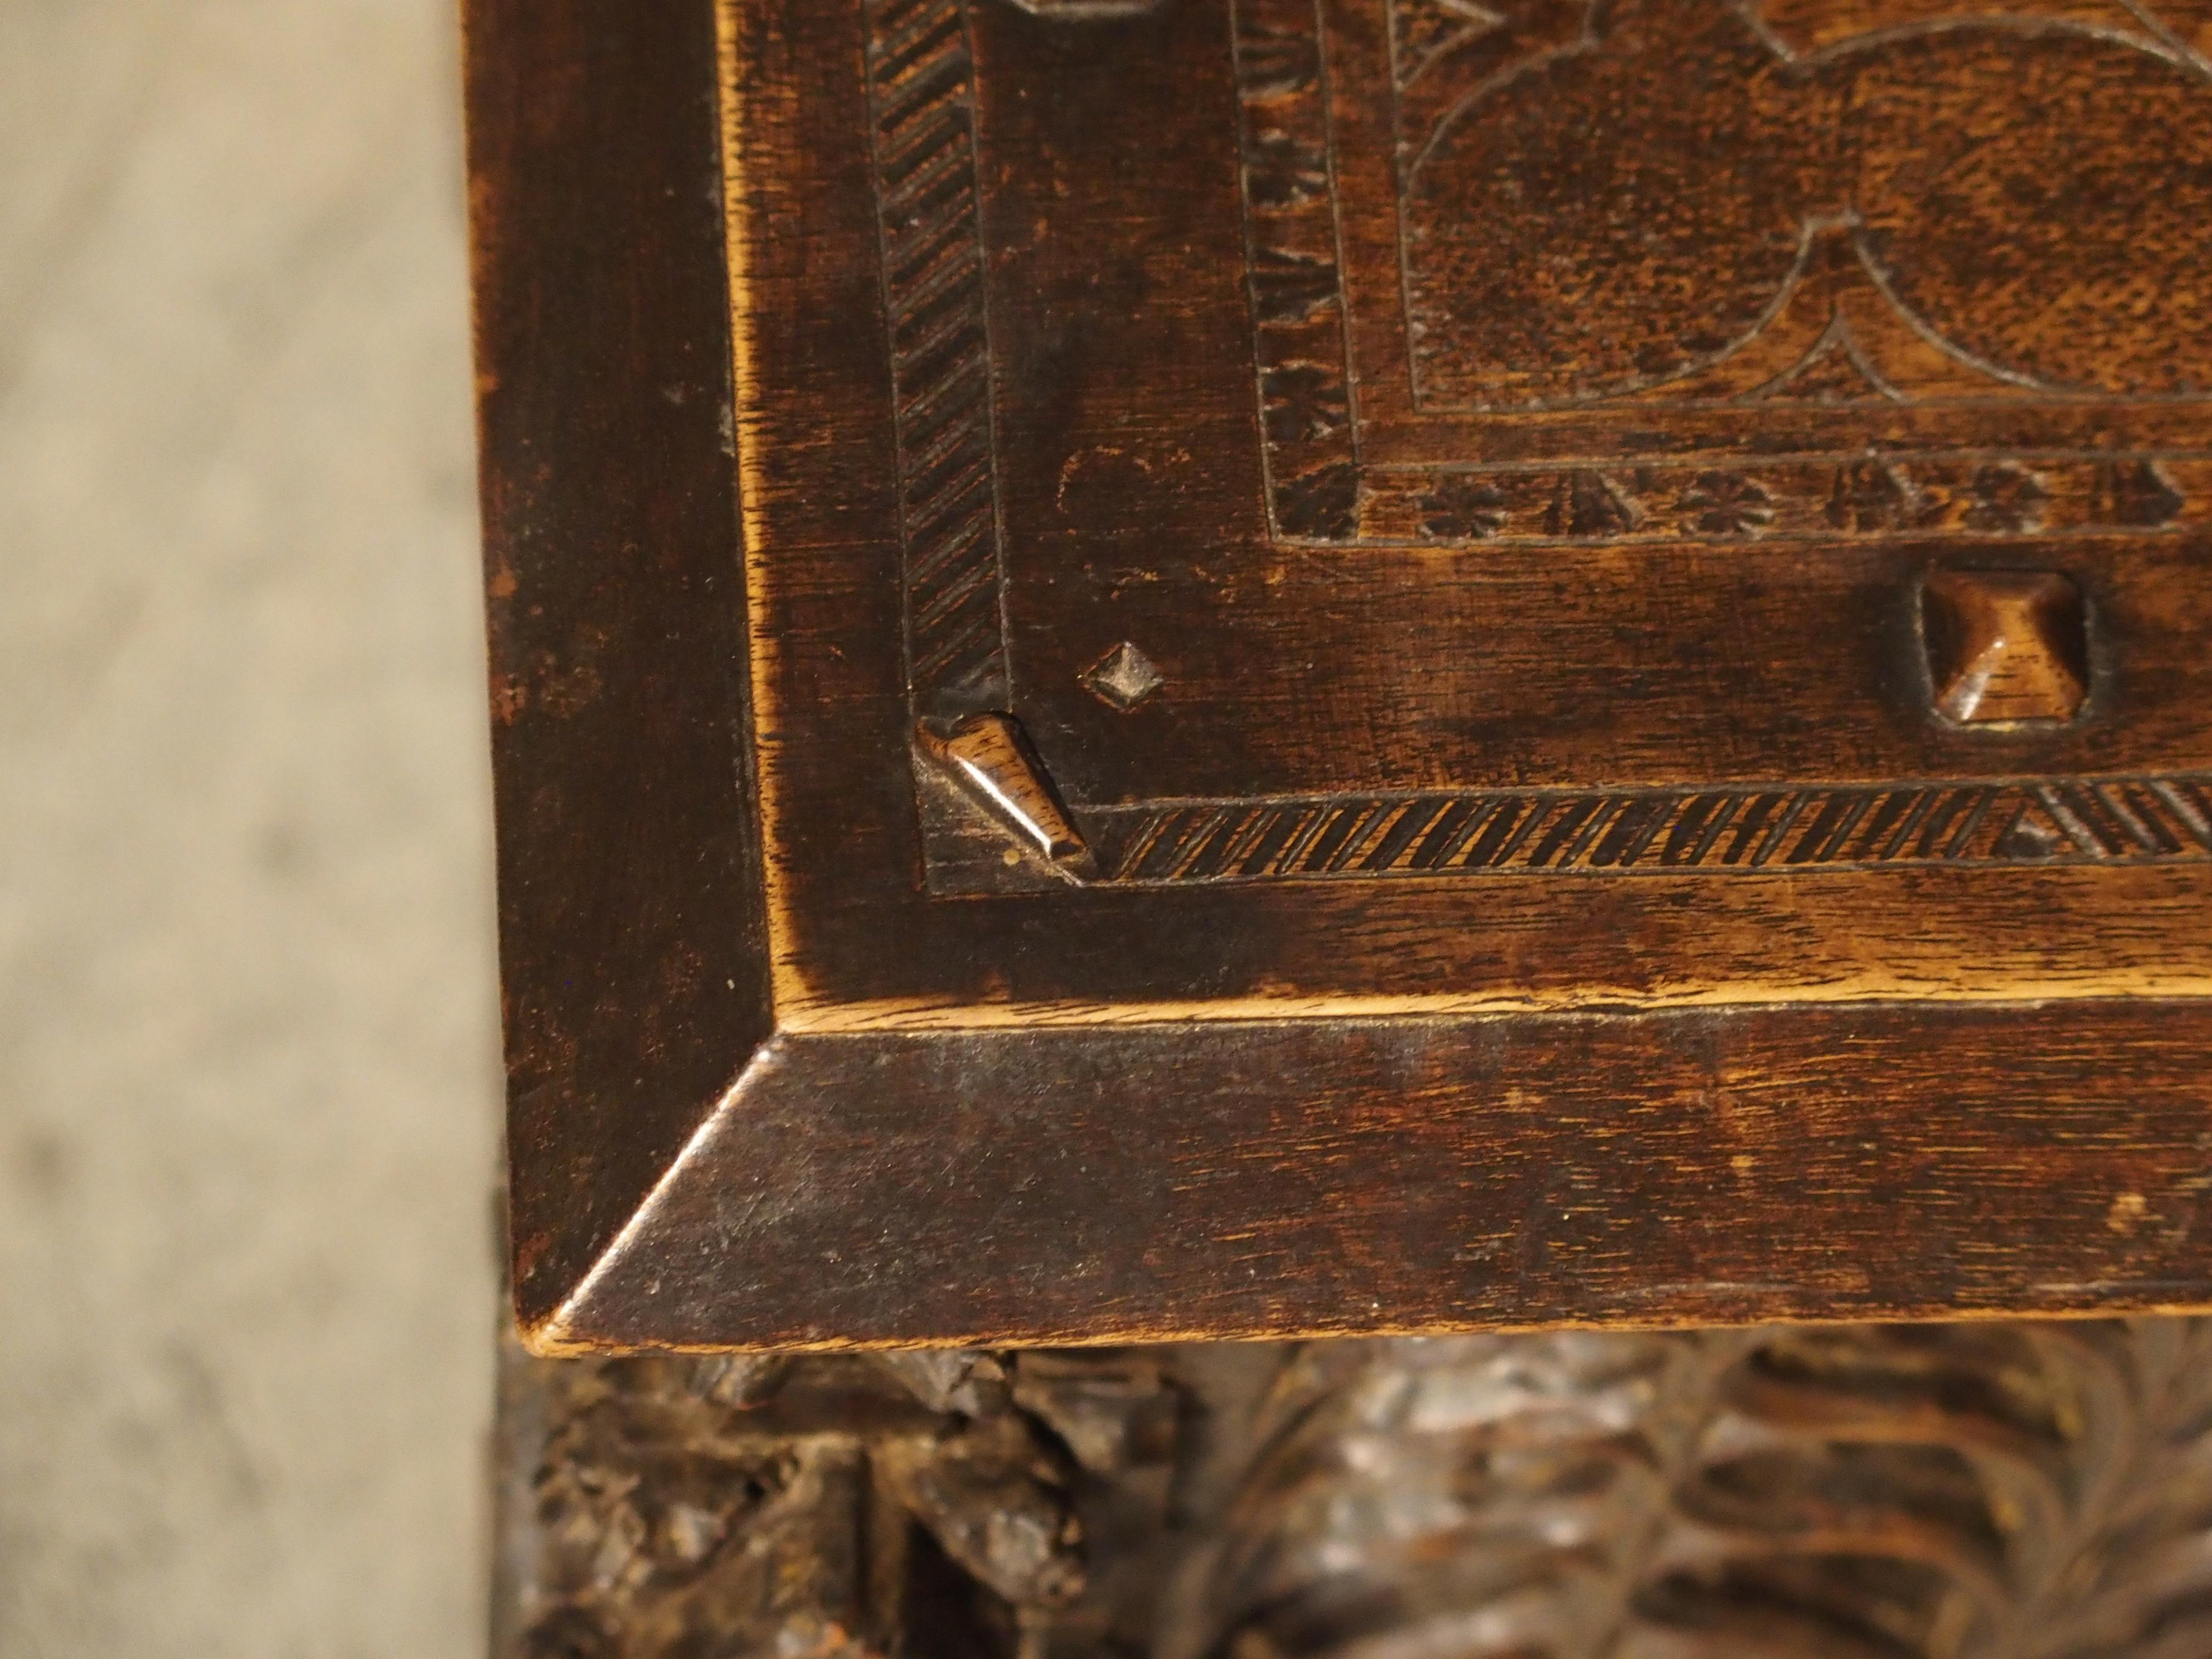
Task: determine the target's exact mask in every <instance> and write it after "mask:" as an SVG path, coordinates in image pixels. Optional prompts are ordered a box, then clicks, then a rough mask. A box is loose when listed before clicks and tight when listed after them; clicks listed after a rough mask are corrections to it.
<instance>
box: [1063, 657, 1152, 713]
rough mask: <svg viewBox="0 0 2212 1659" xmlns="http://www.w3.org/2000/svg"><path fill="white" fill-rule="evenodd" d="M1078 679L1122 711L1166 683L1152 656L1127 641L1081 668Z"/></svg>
mask: <svg viewBox="0 0 2212 1659" xmlns="http://www.w3.org/2000/svg"><path fill="white" fill-rule="evenodd" d="M1082 679H1083V689H1084V690H1086V691H1088V692H1090V693H1091V696H1094V697H1096V698H1097V699H1098V701H1099V702H1103V703H1105V704H1107V705H1108V706H1109V707H1110V708H1118V709H1120V710H1121V712H1122V713H1123V714H1127V713H1128V712H1129V711H1130V710H1131V709H1133V708H1135V707H1136V706H1137V705H1138V704H1139V703H1140V702H1144V700H1145V699H1146V698H1147V697H1149V696H1152V693H1153V692H1155V691H1157V690H1159V689H1160V687H1161V686H1163V685H1164V684H1166V683H1167V682H1166V681H1165V680H1164V679H1162V678H1160V671H1159V670H1158V669H1157V668H1155V667H1153V666H1152V659H1151V658H1149V657H1147V656H1146V654H1145V653H1143V652H1141V651H1139V650H1138V649H1137V647H1135V646H1133V645H1132V644H1130V643H1129V642H1128V641H1127V640H1124V641H1121V644H1119V645H1117V646H1115V647H1114V648H1113V649H1112V650H1111V651H1109V652H1108V653H1106V654H1105V655H1104V656H1103V657H1101V658H1099V659H1098V660H1097V662H1094V663H1092V664H1091V666H1090V667H1088V668H1086V669H1085V670H1084V671H1083V674H1082Z"/></svg>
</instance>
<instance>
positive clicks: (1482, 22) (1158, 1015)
mask: <svg viewBox="0 0 2212 1659" xmlns="http://www.w3.org/2000/svg"><path fill="white" fill-rule="evenodd" d="M469 17H470V21H469V36H470V57H469V64H470V79H469V96H470V105H471V170H472V179H473V197H472V200H473V211H474V226H475V237H476V245H477V294H478V307H479V310H478V318H479V326H478V341H479V357H480V365H481V380H482V386H483V393H482V398H483V462H484V501H485V507H486V521H487V523H486V545H487V577H488V584H489V595H490V604H491V625H492V636H493V653H492V681H493V684H492V692H493V707H494V711H495V720H496V741H497V758H498V778H499V805H500V825H501V919H502V937H503V941H504V944H503V951H504V961H503V971H504V974H505V977H506V984H507V1038H508V1058H509V1068H510V1079H511V1087H510V1099H511V1119H510V1146H511V1152H512V1158H513V1218H514V1284H515V1293H516V1299H517V1304H518V1308H519V1310H520V1313H521V1316H522V1320H523V1323H524V1326H525V1328H526V1330H527V1331H528V1332H529V1334H530V1335H531V1339H532V1340H533V1341H535V1342H537V1343H538V1344H540V1345H541V1346H547V1347H561V1346H570V1347H575V1346H582V1347H596V1348H618V1347H623V1346H639V1345H649V1346H715V1345H723V1344H737V1345H745V1344H801V1345H805V1344H835V1343H840V1342H885V1341H909V1340H911V1341H921V1340H950V1339H955V1338H957V1339H962V1340H992V1341H999V1340H1085V1341H1089V1340H1109V1339H1113V1338H1116V1337H1126V1336H1128V1335H1131V1334H1145V1335H1148V1336H1149V1335H1158V1334H1185V1335H1203V1334H1227V1333H1238V1334H1285V1333H1291V1332H1313V1331H1332V1332H1334V1331H1349V1330H1354V1329H1401V1330H1412V1329H1443V1328H1456V1327H1468V1326H1480V1325H1492V1324H1497V1325H1516V1324H1531V1323H1545V1322H1576V1321H1592V1320H1608V1321H1617V1322H1636V1323H1641V1322H1653V1323H1664V1322H1679V1321H1685V1320H1740V1319H1746V1318H1757V1317H1775V1316H1792V1317H1801V1316H1802V1317H1830V1316H1835V1317H1842V1316H1850V1317H1874V1316H1884V1315H1894V1314H1899V1313H1911V1314H1915V1315H1920V1314H1935V1313H1938V1312H1942V1311H1945V1310H1972V1311H1977V1312H1993V1311H2000V1310H2043V1311H2054V1312H2058V1311H2063V1312H2087V1311H2093V1310H2099V1309H2107V1310H2118V1309H2136V1308H2149V1307H2181V1306H2196V1305H2202V1304H2204V1303H2205V1302H2206V1301H2208V1300H2212V1297H2208V1294H2207V1291H2208V1285H2212V1258H2208V1257H2207V1255H2206V1251H2205V1244H2204V1242H2203V1241H2204V1237H2205V1235H2204V1231H2203V1227H2202V1226H2201V1225H2198V1216H2197V1206H2198V1203H2199V1193H2198V1188H2197V1185H2195V1184H2193V1183H2195V1182H2197V1180H2198V1174H2197V1172H2198V1171H2199V1170H2201V1168H2202V1165H2203V1139H2202V1137H2203V1135H2204V1134H2205V1133H2208V1131H2207V1130H2206V1128H2205V1127H2204V1119H2205V1106H2206V1098H2205V1096H2206V1085H2205V1079H2206V1070H2207V1068H2206V1062H2205V1060H2204V1055H2205V1054H2206V1052H2207V1040H2208V1037H2212V1002H2207V1001H2201V1000H2197V999H2199V998H2202V997H2203V996H2204V995H2205V994H2206V993H2207V992H2208V991H2212V929H2208V928H2207V927H2204V926H2203V919H2204V916H2205V915H2206V905H2207V902H2208V899H2212V724H2208V722H2207V721H2206V720H2204V718H2203V710H2204V708H2205V707H2206V701H2207V697H2208V696H2212V653H2208V652H2207V651H2206V650H2205V648H2204V645H2205V641H2206V640H2207V639H2208V638H2212V566H2208V564H2207V561H2206V557H2205V555H2206V552H2207V544H2208V528H2207V526H2208V525H2212V446H2208V445H2207V442H2206V440H2205V435H2204V416H2205V412H2206V409H2207V404H2206V403H2205V401H2204V400H2205V398H2206V397H2207V396H2208V395H2212V385H2207V384H2206V383H2205V381H2204V375H2205V373H2206V370H2205V368H2204V365H2203V362H2202V351H2201V341H2202V337H2203V329H2202V327H2201V324H2202V322H2203V313H2204V308H2205V307H2206V305H2207V304H2208V299H2207V295H2208V294H2212V287H2208V278H2207V276H2206V272H2207V271H2208V270H2212V258H2208V257H2206V256H2207V255H2208V254H2212V248H2208V247H2207V246H2206V240H2205V239H2206V237H2207V236H2208V234H2212V231H2208V229H2207V226H2208V225H2212V214H2204V213H2199V212H2197V211H2196V205H2197V196H2198V195H2199V194H2201V188H2202V182H2203V180H2202V174H2203V165H2202V156H2201V149H2202V143H2203V133H2204V132H2205V131H2212V125H2208V124H2207V123H2206V122H2204V121H2203V120H2202V119H2201V118H2200V117H2201V115H2202V112H2203V109H2204V107H2205V106H2206V104H2207V100H2208V96H2212V94H2208V88H2212V70H2208V69H2207V67H2206V64H2205V61H2204V52H2205V49H2206V40H2207V34H2208V30H2212V13H2208V12H2207V11H2206V9H2205V7H2204V5H2203V3H2201V0H2172V3H2168V4H2166V5H2164V6H2162V7H2160V8H2155V9H2154V8H2150V7H2148V6H2141V5H2135V4H2119V3H2117V0H2115V3H2110V4H2107V3H2105V0H2052V3H2051V4H2050V5H2045V6H2039V7H2029V8H2014V9H2008V10H2007V11H2005V12H2004V14H2003V15H1994V14H1993V15H1991V16H1990V17H1986V18H1984V17H1981V16H1979V15H1977V16H1975V17H1973V18H1969V19H1967V20H1966V21H1964V22H1960V21H1956V20H1952V21H1944V20H1945V19H1947V18H1948V17H1949V13H1948V10H1945V11H1944V12H1943V14H1942V16H1941V17H1939V16H1937V15H1936V13H1935V12H1933V11H1931V10H1930V9H1929V7H1927V6H1924V5H1920V4H1918V3H1917V0H1884V3H1881V4H1878V5H1877V4H1873V3H1871V0H1869V3H1867V4H1865V5H1861V6H1856V7H1854V6H1850V5H1843V4H1840V3H1838V0H1786V3H1785V0H1771V3H1766V4H1764V5H1754V4H1753V3H1751V0H1743V3H1740V4H1739V3H1735V0H1730V3H1727V4H1722V3H1717V0H1716V3H1711V4H1695V5H1692V4H1690V3H1688V0H1644V3H1642V4H1623V5H1583V4H1581V3H1568V0H1558V3H1553V4H1538V3H1522V0H1514V3H1510V4H1504V5H1502V6H1498V7H1495V8H1481V9H1468V8H1463V7H1457V6H1455V5H1452V4H1449V3H1441V0H1318V3H1316V0H1162V3H1158V4H1152V5H1121V4H1097V3H1071V4H1046V3H1043V0H1038V3H1036V4H1031V5H1023V4H1016V3H1012V0H849V3H843V0H841V3H836V4H817V3H813V0H806V3H799V0H726V3H723V4H720V5H719V6H717V5H714V4H711V3H708V0H673V3H670V4H667V5H656V6H651V7H623V6H617V5H615V4H612V3H611V0H536V3H533V4H532V5H530V6H528V7H523V6H518V5H514V4H513V3H510V0H471V5H470V9H469ZM1673 88H1688V89H1689V91H1686V92H1684V93H1683V94H1682V95H1681V96H1680V97H1676V96H1675V95H1674V91H1673V90H1671V89H1673ZM1692 93H1693V94H1694V95H1691V94H1692ZM1539 94H1541V95H1539ZM2116 111H2121V112H2129V113H2128V118H2126V119H2122V118H2120V116H2119V115H2116V114H2115V112H2116ZM1945 132H1952V133H1956V134H1964V135H1966V137H1961V138H1960V140H1959V142H1960V143H1961V144H1964V145H1965V146H1966V147H1965V148H1964V149H1954V150H1943V149H1942V145H1941V142H1940V140H1939V138H1938V137H1935V136H1931V135H1940V134H1942V133H1945ZM1699 134H1704V135H1705V137H1698V135H1699ZM1716 135H1717V136H1716ZM1693 138H1695V139H1696V140H1697V142H1694V143H1693V142H1692V139H1693ZM1585 141H1587V142H1585ZM2123 180H2124V181H2125V182H2124V185H2123V182H2122V181H2123ZM1528 202H1534V203H1536V204H1538V205H1537V206H1536V207H1527V206H1526V205H1525V204H1526V203H1528ZM1516 203H1518V204H1522V205H1516ZM1639 215H1640V216H1641V217H1640V218H1639V217H1638V216H1639ZM1624 226H1626V227H1629V228H1626V229H1624V228H1623V227H1624ZM1624 236H1625V237H1626V238H1628V242H1627V243H1622V242H1621V240H1620V239H1621V238H1622V237H1624ZM1639 239H1640V240H1639ZM1631 244H1632V245H1634V246H1639V247H1642V248H1644V250H1645V252H1646V253H1647V254H1648V258H1644V257H1642V256H1639V258H1638V259H1624V258H1620V252H1621V247H1622V246H1628V245H1631ZM1514 273H1520V274H1519V275H1518V276H1515V275H1514ZM1685 273H1687V274H1685ZM1509 277H1510V279H1511V280H1510V282H1509V280H1508V279H1509ZM1692 278H1694V280H1692ZM1501 283H1504V284H1506V286H1504V287H1501V286H1500V284H1501ZM1509 289H1510V292H1509ZM2003 571H2024V572H2032V573H2039V574H2047V575H2050V576H2051V577H2054V578H2056V579H2057V580H2060V581H2063V582H2064V583H2067V584H2070V585H2071V590H2072V591H2073V592H2075V594H2077V595H2078V596H2079V599H2080V603H2081V639H2080V641H2079V648H2078V652H2075V650H2074V646H2073V643H2072V642H2071V641H2069V643H2068V647H2067V648H2068V651H2069V653H2070V659H2072V660H2075V661H2077V662H2078V669H2079V678H2080V681H2081V693H2082V700H2081V703H2080V706H2079V708H2078V710H2076V711H2075V712H2074V713H2073V714H2072V716H2071V717H2070V718H2065V719H2058V718H2051V719H2042V720H2024V721H2023V720H2005V721H1998V722H1982V723H1978V724H1977V723H1972V722H1964V723H1962V722H1960V721H1959V720H1954V719H1950V718H1946V716H1945V715H1944V714H1943V713H1942V711H1941V710H1939V708H1937V706H1936V702H1937V697H1938V696H1939V688H1938V685H1937V684H1936V675H1937V673H1938V672H1939V671H1940V668H1941V665H1939V664H1936V663H1934V662H1931V659H1930V654H1929V653H1930V647H1931V645H1938V646H1940V644H1941V641H1932V640H1931V639H1930V637H1929V635H1928V634H1927V631H1926V629H1925V627H1924V606H1923V594H1924V592H1926V591H1927V584H1928V581H1929V579H1930V577H1931V576H1942V575H1943V574H1945V573H1959V572H1964V573H1974V572H1982V573H1989V572H2003ZM978 721H980V722H982V724H981V725H980V726H979V725H976V724H975V722H978ZM984 730H987V731H990V732H997V733H1000V734H1001V736H1003V737H1004V738H1005V741H1004V742H1003V743H1000V744H997V746H996V747H995V748H994V750H993V753H994V754H999V753H1000V752H1001V751H1003V753H1005V754H1013V755H1018V756H1020V757H1023V758H1022V762H1021V766H1020V767H1019V768H1016V769H1013V770H1012V771H1007V770H1006V769H1003V768H1002V769H1001V771H1002V772H1003V774H1004V775H1003V776H1002V777H1001V778H1000V784H1001V786H1003V787H1000V788H999V792H998V793H999V794H1000V795H1005V796H1006V799H1014V798H1015V797H1016V796H1017V795H1018V796H1019V797H1020V798H1021V799H1024V800H1028V801H1030V802H1032V803H1050V804H1051V805H1053V806H1054V809H1055V810H1056V811H1059V812H1060V813H1061V814H1062V815H1063V818H1064V822H1063V823H1060V824H1058V825H1056V826H1054V827H1052V828H1050V829H1049V830H1048V833H1046V834H1044V835H1043V836H1042V837H1039V836H1036V835H1035V834H1032V833H1031V831H1030V829H1025V828H1024V825H1025V824H1031V823H1034V822H1035V821H1036V820H1035V819H1034V817H1033V815H1032V817H1027V818H1025V817H1023V815H1022V814H1021V813H1020V812H1012V811H1007V810H1004V803H1003V802H1000V801H999V800H998V796H997V795H994V794H993V793H992V790H991V789H989V788H982V789H981V793H978V787H977V785H976V780H977V777H978V776H979V775H981V774H979V773H977V772H976V771H975V769H973V768H970V769H964V770H963V769H961V768H960V767H958V766H955V767H953V768H951V769H947V768H946V766H945V765H944V764H942V763H941V761H942V758H943V757H942V752H940V750H937V749H933V746H932V745H933V743H935V744H943V743H945V742H946V741H949V740H950V738H951V736H952V735H953V734H955V733H957V732H962V731H966V732H971V733H972V732H976V731H984ZM983 770H984V771H985V772H988V771H989V768H985V769H983ZM1017 774H1020V775H1017ZM994 803H997V804H996V805H994ZM1063 831H1065V832H1066V833H1063ZM1024 836H1028V837H1029V840H1030V841H1031V842H1035V843H1036V844H1035V846H1034V847H1031V846H1029V845H1027V844H1025V843H1024ZM1076 847H1079V848H1081V849H1082V850H1083V854H1084V856H1076V855H1074V854H1072V853H1070V852H1069V850H1068V849H1070V848H1076ZM1054 848H1058V849H1060V851H1061V853H1062V854H1066V856H1061V857H1059V858H1057V859H1055V858H1054V857H1053V856H1052V854H1053V851H1054Z"/></svg>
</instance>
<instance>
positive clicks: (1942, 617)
mask: <svg viewBox="0 0 2212 1659" xmlns="http://www.w3.org/2000/svg"><path fill="white" fill-rule="evenodd" d="M1920 620H1921V637H1922V640H1923V643H1924V644H1925V647H1926V649H1927V653H1928V679H1929V685H1930V686H1931V687H1932V688H1933V689H1934V691H1935V697H1936V712H1937V713H1938V714H1942V716H1943V717H1944V718H1945V719H1946V720H1954V721H1955V722H1957V723H1958V724H1960V725H1961V726H1984V725H1992V724H1996V723H1998V722H2003V721H2015V720H2072V719H2073V718H2074V716H2075V714H2079V713H2080V712H2081V702H2082V699H2083V698H2084V697H2086V696H2087V695H2088V678H2089V670H2088V629H2087V623H2086V621H2085V619H2084V617H2083V614H2082V605H2081V589H2079V588H2078V587H2076V586H2074V584H2073V583H2072V582H2071V581H2069V580H2067V579H2066V578H2065V577H2063V576H2062V575H2059V574H2057V573H2056V572H2053V571H2047V570H1939V571H1937V572H1936V574H1933V575H1931V576H1929V578H1928V580H1927V583H1926V585H1925V586H1923V588H1922V589H1921V597H1920Z"/></svg>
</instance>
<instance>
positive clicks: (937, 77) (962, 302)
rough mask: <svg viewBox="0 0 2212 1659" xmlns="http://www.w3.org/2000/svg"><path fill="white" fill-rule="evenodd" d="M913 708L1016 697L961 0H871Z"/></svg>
mask: <svg viewBox="0 0 2212 1659" xmlns="http://www.w3.org/2000/svg"><path fill="white" fill-rule="evenodd" d="M863 12H864V15H865V19H866V29H867V70H868V97H869V120H870V129H871V130H870V134H869V137H870V143H871V145H872V155H873V157H874V163H875V172H876V208H877V216H878V227H879V230H880V235H881V246H882V255H883V274H884V302H885V308H886V314H887V317H888V320H889V325H890V364H891V392H892V398H893V399H894V404H895V408H894V415H895V417H896V431H897V435H898V470H899V511H900V528H901V532H902V539H903V542H904V547H905V561H906V565H905V569H906V593H905V614H906V654H907V675H908V688H909V695H910V696H911V697H912V700H913V702H914V705H915V710H916V712H917V713H920V714H956V713H963V712H967V711H969V710H972V709H975V708H987V707H994V706H998V705H1001V704H1003V703H1005V702H1006V701H1008V700H1009V696H1010V694H1009V691H1008V689H1007V688H1008V669H1007V661H1006V621H1005V611H1004V595H1003V587H1004V584H1005V564H1004V558H1003V553H1002V550H1001V547H1000V533H1001V532H1000V512H999V483H998V471H997V469H998V459H997V447H998V446H997V438H996V433H995V414H994V406H993V402H992V390H991V361H990V329H989V322H988V318H987V313H986V309H985V297H984V280H983V266H984V261H983V246H982V239H981V223H980V220H979V216H978V210H977V187H976V177H975V167H976V155H975V59H974V54H973V52H972V49H971V47H970V44H969V25H968V14H967V7H966V3H965V0H864V6H863Z"/></svg>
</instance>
